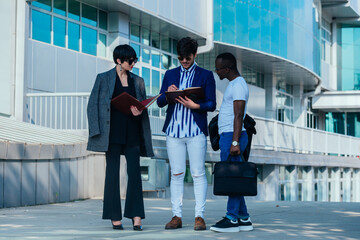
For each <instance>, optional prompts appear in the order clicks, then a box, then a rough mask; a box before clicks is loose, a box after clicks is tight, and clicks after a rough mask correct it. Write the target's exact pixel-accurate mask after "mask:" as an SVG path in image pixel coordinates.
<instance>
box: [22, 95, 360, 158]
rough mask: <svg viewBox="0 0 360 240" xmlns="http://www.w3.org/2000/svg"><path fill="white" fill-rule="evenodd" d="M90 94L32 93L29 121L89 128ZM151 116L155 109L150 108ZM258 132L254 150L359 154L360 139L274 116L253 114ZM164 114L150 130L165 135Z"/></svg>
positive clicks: (61, 127)
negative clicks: (88, 103) (286, 121)
mask: <svg viewBox="0 0 360 240" xmlns="http://www.w3.org/2000/svg"><path fill="white" fill-rule="evenodd" d="M89 95H90V93H29V94H27V95H26V96H27V104H28V106H27V111H28V122H30V123H33V124H36V125H41V126H45V127H50V128H56V129H74V130H75V129H76V130H85V129H87V127H88V125H87V118H86V106H87V101H88V99H89ZM149 112H150V115H151V113H152V111H149ZM254 119H255V120H256V130H257V134H256V135H254V137H253V142H252V147H253V149H268V150H275V151H276V150H278V151H288V152H297V153H310V154H325V155H327V154H334V155H344V156H359V155H360V138H355V137H351V136H345V135H342V134H336V133H330V132H325V131H321V130H317V129H311V128H306V127H298V126H294V125H292V124H287V123H283V122H279V121H276V120H272V119H266V118H260V117H254ZM164 120H165V119H164V117H156V116H150V125H151V131H152V134H154V135H164V133H163V132H162V127H163V124H164Z"/></svg>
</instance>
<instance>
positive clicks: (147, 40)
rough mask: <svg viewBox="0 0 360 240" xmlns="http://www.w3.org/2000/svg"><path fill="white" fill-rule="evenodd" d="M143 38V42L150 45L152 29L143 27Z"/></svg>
mask: <svg viewBox="0 0 360 240" xmlns="http://www.w3.org/2000/svg"><path fill="white" fill-rule="evenodd" d="M141 30H142V34H141V36H142V39H141V42H142V43H143V44H145V45H148V46H149V45H150V30H148V29H146V28H142V29H141Z"/></svg>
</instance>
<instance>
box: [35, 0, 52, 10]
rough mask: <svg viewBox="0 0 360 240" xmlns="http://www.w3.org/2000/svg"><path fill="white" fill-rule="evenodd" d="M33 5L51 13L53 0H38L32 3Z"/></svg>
mask: <svg viewBox="0 0 360 240" xmlns="http://www.w3.org/2000/svg"><path fill="white" fill-rule="evenodd" d="M31 4H32V5H33V6H35V7H38V8H42V9H44V10H46V11H51V0H38V1H36V2H32V3H31Z"/></svg>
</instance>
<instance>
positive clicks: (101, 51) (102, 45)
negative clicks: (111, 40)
mask: <svg viewBox="0 0 360 240" xmlns="http://www.w3.org/2000/svg"><path fill="white" fill-rule="evenodd" d="M98 56H100V57H106V35H105V34H101V33H99V44H98Z"/></svg>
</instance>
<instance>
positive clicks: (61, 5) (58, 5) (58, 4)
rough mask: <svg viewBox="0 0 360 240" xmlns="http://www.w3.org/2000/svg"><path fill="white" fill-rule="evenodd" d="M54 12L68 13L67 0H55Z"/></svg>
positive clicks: (63, 14)
mask: <svg viewBox="0 0 360 240" xmlns="http://www.w3.org/2000/svg"><path fill="white" fill-rule="evenodd" d="M54 13H57V14H59V15H62V16H65V14H66V1H56V0H55V1H54Z"/></svg>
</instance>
